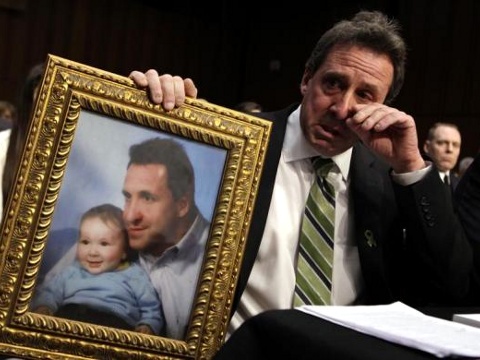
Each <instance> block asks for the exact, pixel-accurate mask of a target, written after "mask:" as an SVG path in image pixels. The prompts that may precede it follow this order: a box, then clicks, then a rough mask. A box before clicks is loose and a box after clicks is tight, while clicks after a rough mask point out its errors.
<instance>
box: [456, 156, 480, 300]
mask: <svg viewBox="0 0 480 360" xmlns="http://www.w3.org/2000/svg"><path fill="white" fill-rule="evenodd" d="M454 199H455V206H456V209H457V212H458V216H459V218H460V221H461V223H462V226H463V228H464V230H465V234H466V235H467V238H468V239H469V241H470V243H471V245H472V248H473V257H474V264H475V269H476V273H477V274H480V154H478V155H477V156H476V157H475V160H474V161H473V163H472V164H471V165H470V166H469V167H468V169H467V171H466V172H465V174H464V175H463V176H462V177H461V178H460V181H459V183H458V185H457V187H456V188H455V193H454ZM476 280H477V281H476V282H475V284H474V285H476V284H480V276H477V277H476ZM472 294H473V295H472V301H470V302H469V305H470V303H473V304H475V303H476V305H478V304H480V286H478V287H474V288H473V289H472Z"/></svg>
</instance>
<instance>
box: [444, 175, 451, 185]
mask: <svg viewBox="0 0 480 360" xmlns="http://www.w3.org/2000/svg"><path fill="white" fill-rule="evenodd" d="M443 182H444V183H445V184H446V185H450V179H449V178H448V174H445V176H444V178H443Z"/></svg>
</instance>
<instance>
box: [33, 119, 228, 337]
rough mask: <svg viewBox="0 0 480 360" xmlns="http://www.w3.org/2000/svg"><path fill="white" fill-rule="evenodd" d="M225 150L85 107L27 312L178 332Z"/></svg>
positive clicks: (191, 296) (185, 319)
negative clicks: (93, 111)
mask: <svg viewBox="0 0 480 360" xmlns="http://www.w3.org/2000/svg"><path fill="white" fill-rule="evenodd" d="M226 155H227V154H226V150H225V149H220V148H217V147H214V146H211V145H208V144H203V143H199V142H196V141H193V140H189V139H185V138H180V137H175V136H173V135H169V134H164V133H160V132H159V131H157V130H153V129H149V128H145V127H142V126H140V125H136V124H130V123H126V122H122V121H119V120H118V121H117V120H112V119H111V118H109V119H107V118H104V117H103V115H98V114H95V113H91V112H89V111H84V112H82V113H81V116H80V119H79V122H78V126H77V129H76V134H75V140H74V143H73V145H72V148H71V153H70V155H69V161H68V164H67V168H66V172H65V176H64V179H63V182H62V188H61V190H60V194H59V198H58V202H57V205H56V208H55V213H54V215H53V221H52V227H51V230H50V232H49V238H48V240H47V242H46V250H45V252H44V255H43V258H42V264H41V267H40V270H39V274H38V278H37V285H36V288H35V290H34V294H33V299H32V302H31V304H30V310H31V311H32V312H36V313H39V314H47V315H53V316H58V317H61V318H66V319H70V320H77V321H83V322H88V323H92V324H97V325H103V326H110V327H114V328H118V329H126V330H132V331H138V332H141V333H146V334H153V335H159V336H165V337H168V338H173V339H183V338H184V337H185V335H186V331H187V329H188V325H189V319H190V312H191V309H192V306H193V302H194V300H195V291H196V287H197V281H198V277H199V274H200V271H201V267H202V263H203V256H204V252H205V247H206V245H207V241H208V236H209V231H210V224H211V221H212V217H213V214H214V211H215V204H216V200H217V197H218V192H219V188H220V184H221V181H222V174H223V171H224V166H225V160H226Z"/></svg>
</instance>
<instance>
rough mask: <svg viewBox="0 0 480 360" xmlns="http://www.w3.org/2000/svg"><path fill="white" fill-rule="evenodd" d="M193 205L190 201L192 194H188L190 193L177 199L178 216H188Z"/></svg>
mask: <svg viewBox="0 0 480 360" xmlns="http://www.w3.org/2000/svg"><path fill="white" fill-rule="evenodd" d="M191 205H192V204H191V201H190V196H188V194H185V195H183V196H182V197H181V198H180V199H178V200H177V201H176V207H177V216H178V217H184V216H186V215H187V214H188V213H189V211H190V206H191Z"/></svg>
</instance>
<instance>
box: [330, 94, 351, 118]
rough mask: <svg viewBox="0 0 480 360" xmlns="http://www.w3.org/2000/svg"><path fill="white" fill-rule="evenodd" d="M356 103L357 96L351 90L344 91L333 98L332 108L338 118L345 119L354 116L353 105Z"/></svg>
mask: <svg viewBox="0 0 480 360" xmlns="http://www.w3.org/2000/svg"><path fill="white" fill-rule="evenodd" d="M355 104H356V101H355V97H354V96H353V94H352V93H350V92H342V93H340V94H338V95H337V96H335V97H334V98H333V104H332V106H331V107H330V110H331V111H332V112H333V113H335V117H336V118H337V119H338V120H345V119H347V118H349V117H351V116H353V114H354V111H353V106H354V105H355Z"/></svg>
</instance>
